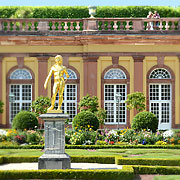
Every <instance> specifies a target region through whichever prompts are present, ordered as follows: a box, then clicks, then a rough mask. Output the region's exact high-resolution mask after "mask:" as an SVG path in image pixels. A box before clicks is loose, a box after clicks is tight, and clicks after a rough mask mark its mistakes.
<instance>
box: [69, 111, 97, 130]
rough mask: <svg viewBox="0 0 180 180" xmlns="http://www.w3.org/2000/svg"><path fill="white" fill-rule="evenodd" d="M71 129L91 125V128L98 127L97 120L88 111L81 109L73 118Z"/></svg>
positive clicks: (84, 127) (95, 128)
mask: <svg viewBox="0 0 180 180" xmlns="http://www.w3.org/2000/svg"><path fill="white" fill-rule="evenodd" d="M72 126H73V129H76V127H77V128H78V129H86V128H89V127H91V128H92V129H93V130H95V131H96V130H97V129H98V128H99V120H98V118H97V116H96V115H95V114H94V113H92V112H90V111H81V112H79V113H78V114H77V115H76V116H75V117H74V119H73V122H72Z"/></svg>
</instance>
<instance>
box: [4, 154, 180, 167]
mask: <svg viewBox="0 0 180 180" xmlns="http://www.w3.org/2000/svg"><path fill="white" fill-rule="evenodd" d="M38 158H39V157H38V156H24V157H15V156H2V157H0V164H4V163H22V162H38ZM71 162H72V163H100V164H117V165H149V166H158V165H159V166H180V159H155V158H151V159H145V158H142V159H140V158H133V159H132V158H122V157H120V156H118V157H115V156H71Z"/></svg>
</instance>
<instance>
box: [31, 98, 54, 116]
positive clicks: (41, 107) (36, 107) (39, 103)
mask: <svg viewBox="0 0 180 180" xmlns="http://www.w3.org/2000/svg"><path fill="white" fill-rule="evenodd" d="M50 105H51V100H50V98H48V97H44V96H39V97H38V98H37V99H36V100H35V101H33V102H32V105H31V109H32V111H33V112H34V113H35V114H36V117H38V116H40V115H41V114H45V113H46V112H47V109H48V107H49V106H50Z"/></svg>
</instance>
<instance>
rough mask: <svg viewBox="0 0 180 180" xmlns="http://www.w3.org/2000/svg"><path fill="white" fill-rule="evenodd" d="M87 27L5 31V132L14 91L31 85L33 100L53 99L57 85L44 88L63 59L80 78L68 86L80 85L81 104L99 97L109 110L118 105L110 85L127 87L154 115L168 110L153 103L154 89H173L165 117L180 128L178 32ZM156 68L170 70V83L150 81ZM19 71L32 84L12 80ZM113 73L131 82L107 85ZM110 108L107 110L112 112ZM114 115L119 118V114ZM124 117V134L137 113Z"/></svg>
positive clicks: (1, 37) (0, 78) (0, 39)
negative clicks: (57, 58) (118, 72)
mask: <svg viewBox="0 0 180 180" xmlns="http://www.w3.org/2000/svg"><path fill="white" fill-rule="evenodd" d="M87 21H88V19H87ZM143 21H144V20H143ZM174 21H175V20H174ZM84 22H85V21H84ZM135 24H136V25H137V23H135ZM86 26H87V27H86ZM86 26H84V27H85V28H86V29H84V30H82V31H78V32H73V31H69V32H68V31H65V32H63V33H62V32H59V31H55V30H53V31H51V32H50V31H47V30H46V32H45V31H43V32H41V31H39V33H38V32H33V34H32V33H31V34H30V33H28V32H9V31H8V32H4V31H3V30H1V31H0V47H1V48H0V73H1V75H0V99H2V101H3V102H4V103H5V106H4V113H3V114H2V115H0V125H1V127H11V123H10V117H9V116H10V111H11V110H12V109H11V108H10V103H9V98H8V96H9V93H10V86H11V85H13V84H20V85H21V84H31V85H32V100H34V99H36V98H37V97H38V96H40V95H44V96H46V95H47V96H49V97H50V96H51V88H52V87H51V84H53V83H49V86H48V89H47V90H44V89H43V83H44V80H45V78H46V76H47V72H48V71H49V68H50V67H51V66H52V64H53V63H54V56H56V55H57V54H61V55H62V56H63V58H64V62H63V63H64V65H66V66H67V67H68V68H69V69H71V70H72V71H73V72H75V74H76V75H77V78H76V79H69V80H67V84H69V85H76V91H77V99H76V101H77V102H79V100H80V98H82V97H83V96H84V95H86V94H87V93H89V94H91V95H96V96H97V97H98V99H99V105H100V106H101V107H104V108H105V106H106V105H107V104H108V103H109V104H110V103H114V102H110V101H109V102H108V101H107V100H106V99H105V90H107V91H108V92H109V91H110V90H109V88H110V86H109V85H113V88H116V87H117V88H119V86H118V85H125V86H123V87H125V88H126V95H127V94H128V93H132V92H135V91H141V92H143V93H144V94H145V96H146V104H147V110H151V109H152V108H153V105H156V104H155V103H160V104H161V105H160V106H158V107H161V106H162V108H163V105H165V104H163V100H162V101H161V102H160V101H158V102H155V101H151V100H150V95H149V94H150V85H151V84H159V85H160V87H159V88H161V84H165V85H166V84H169V85H170V87H168V88H170V91H171V98H170V100H169V101H166V102H165V103H166V104H168V103H170V104H168V107H169V112H168V114H166V116H170V124H171V125H170V127H171V128H178V127H179V125H180V120H179V119H180V118H179V117H180V111H179V109H180V104H179V96H180V93H179V92H180V78H179V77H180V75H179V69H180V62H179V57H180V36H179V32H180V31H179V29H177V30H176V31H175V30H167V29H166V30H154V31H152V30H143V29H141V28H140V29H138V27H139V26H137V29H134V30H132V31H129V30H126V31H125V30H124V31H121V30H120V31H118V30H117V29H116V28H115V29H114V30H97V29H93V27H89V28H90V29H88V22H87V24H86ZM177 28H179V27H177ZM49 35H51V36H49ZM157 68H159V69H165V70H167V71H168V72H169V73H170V74H171V78H170V79H150V78H149V75H150V74H151V72H152V71H153V70H155V69H157ZM16 69H26V70H28V71H29V72H30V73H31V75H32V79H10V75H11V73H12V72H14V71H15V70H16ZM111 69H120V70H121V71H123V72H124V73H125V76H126V79H104V75H105V74H106V73H107V72H108V71H109V70H111ZM52 82H53V80H52ZM69 88H71V87H69ZM152 91H154V89H152ZM167 91H169V90H167ZM17 102H18V101H17ZM67 108H68V107H67ZM106 108H107V110H108V108H109V107H106ZM110 108H112V107H110ZM108 111H109V112H110V111H111V110H108ZM113 111H114V113H115V110H113ZM77 112H78V111H77ZM77 112H76V113H77ZM123 115H124V116H125V121H122V123H120V124H119V128H125V127H129V126H130V123H131V120H132V118H133V116H134V112H133V111H131V112H129V111H127V110H124V114H123ZM111 118H112V117H111ZM111 118H110V119H111ZM111 121H112V119H111V120H109V122H106V123H105V126H107V127H108V128H117V121H116V122H111Z"/></svg>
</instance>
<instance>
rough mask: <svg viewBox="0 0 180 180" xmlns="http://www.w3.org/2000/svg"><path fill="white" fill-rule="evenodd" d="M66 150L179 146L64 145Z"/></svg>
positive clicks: (175, 146)
mask: <svg viewBox="0 0 180 180" xmlns="http://www.w3.org/2000/svg"><path fill="white" fill-rule="evenodd" d="M65 148H66V149H180V145H174V146H172V145H166V146H165V145H66V147H65Z"/></svg>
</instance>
